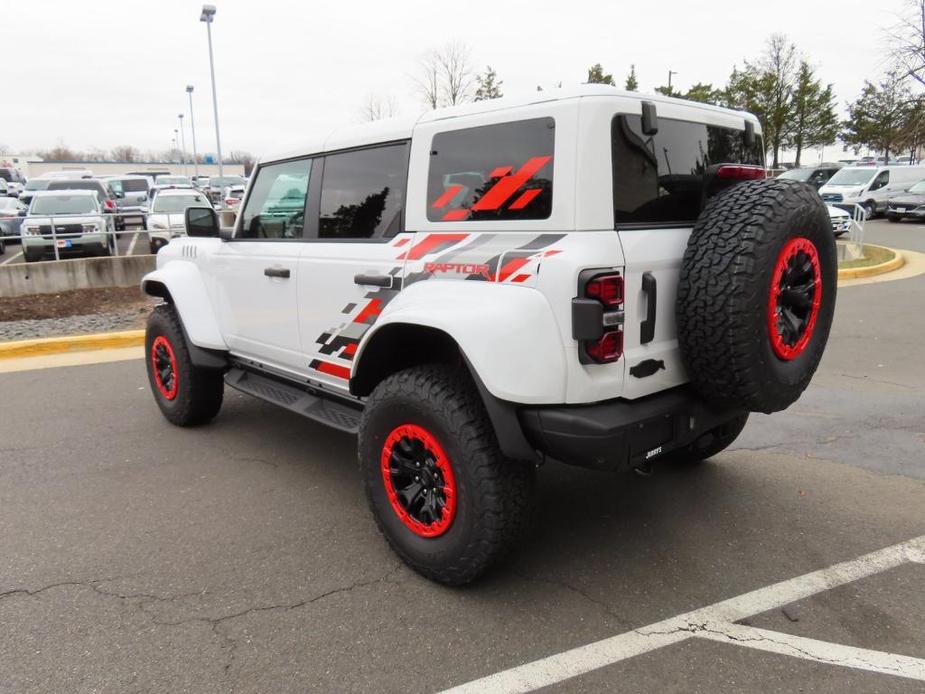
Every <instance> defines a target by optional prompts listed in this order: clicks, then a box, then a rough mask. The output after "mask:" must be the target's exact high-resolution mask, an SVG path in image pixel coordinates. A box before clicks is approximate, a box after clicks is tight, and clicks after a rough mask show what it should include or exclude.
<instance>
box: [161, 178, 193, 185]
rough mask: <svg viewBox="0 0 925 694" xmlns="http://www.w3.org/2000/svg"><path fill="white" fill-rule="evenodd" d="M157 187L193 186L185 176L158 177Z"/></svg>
mask: <svg viewBox="0 0 925 694" xmlns="http://www.w3.org/2000/svg"><path fill="white" fill-rule="evenodd" d="M157 185H159V186H175V185H186V186H191V185H193V184H192V183H191V182H190V180H189V179H188V178H187V177H186V176H158V177H157Z"/></svg>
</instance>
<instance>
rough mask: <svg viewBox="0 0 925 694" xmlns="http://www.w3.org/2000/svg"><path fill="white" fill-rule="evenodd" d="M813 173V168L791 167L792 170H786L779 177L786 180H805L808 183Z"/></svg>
mask: <svg viewBox="0 0 925 694" xmlns="http://www.w3.org/2000/svg"><path fill="white" fill-rule="evenodd" d="M812 175H813V170H812V169H790V171H784V173H782V174H781V175H780V176H778V178H782V179H783V180H785V181H803V182H804V183H806V181H808V180H809V177H810V176H812Z"/></svg>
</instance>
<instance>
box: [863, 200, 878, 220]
mask: <svg viewBox="0 0 925 694" xmlns="http://www.w3.org/2000/svg"><path fill="white" fill-rule="evenodd" d="M861 207H863V208H864V217H865V218H866V219H873V218H874V215H876V214H877V204H876V203H875V202H874V201H873V200H868V201H867V202H865V203H864V204H863V205H861Z"/></svg>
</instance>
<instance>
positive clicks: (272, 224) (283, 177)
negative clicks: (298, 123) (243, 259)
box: [237, 159, 312, 239]
mask: <svg viewBox="0 0 925 694" xmlns="http://www.w3.org/2000/svg"><path fill="white" fill-rule="evenodd" d="M311 169H312V160H311V159H301V160H299V161H287V162H283V163H282V164H271V165H269V166H261V167H260V169H258V171H257V178H256V180H255V181H254V184H253V186H252V188H251V193H250V197H249V198H248V199H247V204H246V205H245V207H244V211H243V212H242V213H241V216H242V219H241V231H240V232H238V234H237V237H238V238H249V239H298V238H301V237H302V230H303V228H304V225H305V197H306V194H307V192H308V177H309V174H310V173H311Z"/></svg>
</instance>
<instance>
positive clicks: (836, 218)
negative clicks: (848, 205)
mask: <svg viewBox="0 0 925 694" xmlns="http://www.w3.org/2000/svg"><path fill="white" fill-rule="evenodd" d="M826 209H827V210H828V212H829V219H831V220H832V233H833V234H835V236H836V237H839V236H842V235H843V234H847V233H848V232H849V231H851V215H850V214H849V213H848V212H847V211H846V210H843V209H841V208H840V207H832V206H831V205H826Z"/></svg>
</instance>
